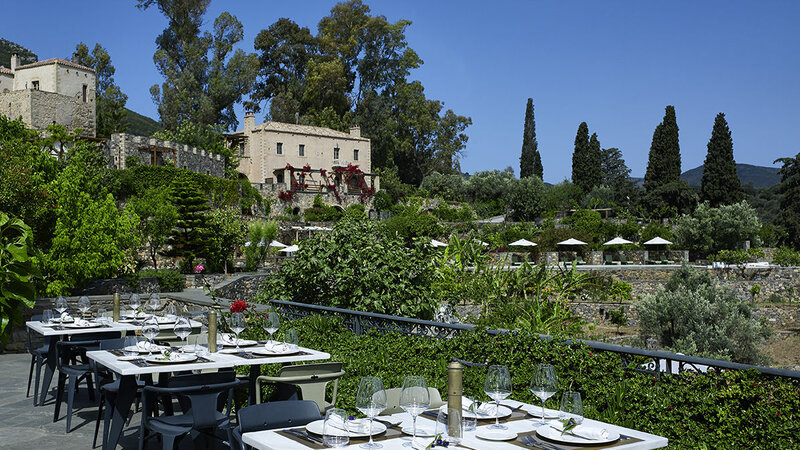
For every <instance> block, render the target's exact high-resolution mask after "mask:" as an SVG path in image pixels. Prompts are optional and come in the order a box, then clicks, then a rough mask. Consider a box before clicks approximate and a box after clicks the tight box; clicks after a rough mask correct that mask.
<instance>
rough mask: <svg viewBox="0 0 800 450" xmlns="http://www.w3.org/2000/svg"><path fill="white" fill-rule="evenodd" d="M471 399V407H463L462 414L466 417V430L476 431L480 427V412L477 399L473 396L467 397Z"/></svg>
mask: <svg viewBox="0 0 800 450" xmlns="http://www.w3.org/2000/svg"><path fill="white" fill-rule="evenodd" d="M465 398H466V399H467V400H469V404H470V407H469V408H461V409H462V412H461V414H462V416H463V417H464V431H475V430H476V429H477V428H478V414H477V411H476V409H477V407H478V404H477V403H475V399H474V398H471V397H465Z"/></svg>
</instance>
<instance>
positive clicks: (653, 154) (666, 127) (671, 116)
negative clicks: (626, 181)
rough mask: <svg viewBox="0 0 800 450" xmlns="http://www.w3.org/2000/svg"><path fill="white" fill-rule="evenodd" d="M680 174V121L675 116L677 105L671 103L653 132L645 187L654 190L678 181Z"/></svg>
mask: <svg viewBox="0 0 800 450" xmlns="http://www.w3.org/2000/svg"><path fill="white" fill-rule="evenodd" d="M680 176H681V148H680V143H679V140H678V122H677V120H676V118H675V107H674V106H672V105H669V106H667V107H666V108H665V111H664V119H663V120H662V121H661V123H660V124H659V125H658V126H656V129H655V131H654V132H653V141H652V143H651V144H650V155H649V158H648V160H647V172H645V175H644V188H645V189H646V190H647V191H653V190H655V189H658V188H659V187H662V186H665V185H667V184H670V183H675V182H677V181H678V180H679V179H680Z"/></svg>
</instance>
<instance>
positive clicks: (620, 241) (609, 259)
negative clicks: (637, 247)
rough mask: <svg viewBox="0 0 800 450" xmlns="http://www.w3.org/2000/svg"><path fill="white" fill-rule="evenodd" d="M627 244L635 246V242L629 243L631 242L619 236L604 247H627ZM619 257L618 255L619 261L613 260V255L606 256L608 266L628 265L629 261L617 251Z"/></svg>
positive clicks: (605, 243)
mask: <svg viewBox="0 0 800 450" xmlns="http://www.w3.org/2000/svg"><path fill="white" fill-rule="evenodd" d="M625 244H633V242H631V241H629V240H627V239H625V238H621V237H619V236H617V237H615V238H614V239H611V240H610V241H608V242H604V243H603V245H605V246H607V247H611V246H617V245H625ZM617 255H618V256H617V258H618V260H617V261H614V260H613V255H611V254H607V255H605V263H606V264H628V261H627V259H625V257H624V256H623V255H622V253H620V252H619V250H617Z"/></svg>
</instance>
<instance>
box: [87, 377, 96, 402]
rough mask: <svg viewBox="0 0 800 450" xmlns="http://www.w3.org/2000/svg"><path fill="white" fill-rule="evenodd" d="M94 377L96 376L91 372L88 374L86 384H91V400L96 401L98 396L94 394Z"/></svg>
mask: <svg viewBox="0 0 800 450" xmlns="http://www.w3.org/2000/svg"><path fill="white" fill-rule="evenodd" d="M92 378H94V377H92V374H91V373H87V374H86V385H87V386H89V400H90V401H95V398H96V397H95V396H94V383H92Z"/></svg>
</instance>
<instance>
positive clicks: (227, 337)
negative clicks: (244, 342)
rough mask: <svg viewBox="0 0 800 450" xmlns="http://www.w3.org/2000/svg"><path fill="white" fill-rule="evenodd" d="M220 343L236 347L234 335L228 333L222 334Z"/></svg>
mask: <svg viewBox="0 0 800 450" xmlns="http://www.w3.org/2000/svg"><path fill="white" fill-rule="evenodd" d="M222 342H223V343H225V344H230V345H236V335H235V334H230V333H222Z"/></svg>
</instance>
